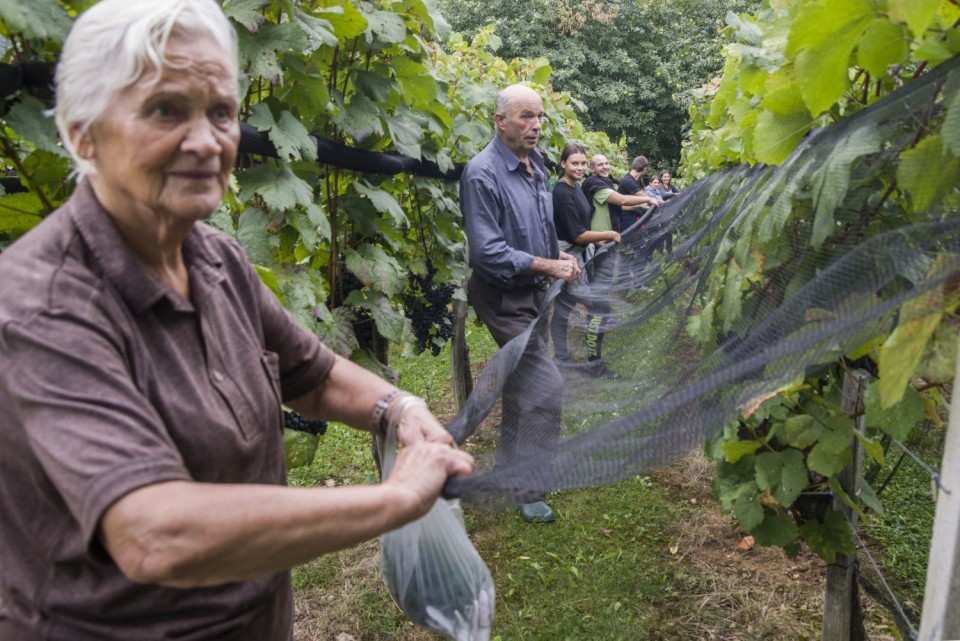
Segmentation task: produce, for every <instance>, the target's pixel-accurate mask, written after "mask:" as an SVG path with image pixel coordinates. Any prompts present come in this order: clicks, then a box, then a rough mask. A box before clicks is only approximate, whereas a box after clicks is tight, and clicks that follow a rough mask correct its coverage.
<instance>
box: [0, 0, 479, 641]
mask: <svg viewBox="0 0 960 641" xmlns="http://www.w3.org/2000/svg"><path fill="white" fill-rule="evenodd" d="M237 65H238V58H237V41H236V33H235V31H234V29H233V27H232V26H231V24H230V22H229V21H228V20H227V18H226V17H225V16H224V14H223V11H222V9H221V8H220V6H219V4H218V3H216V2H214V0H103V1H102V2H99V3H97V4H94V5H93V6H91V7H90V8H89V9H88V10H87V11H86V12H84V13H83V14H81V15H80V17H79V18H78V19H77V21H76V23H75V24H74V25H73V28H72V30H71V32H70V34H69V36H68V38H67V40H66V42H65V43H64V47H63V53H62V56H61V59H60V62H59V64H58V66H57V93H56V96H57V104H56V122H57V126H58V128H59V130H60V135H61V137H62V140H63V143H64V146H65V147H66V149H67V150H68V152H69V153H70V155H71V156H72V158H73V160H74V162H75V164H76V170H77V172H78V175H79V181H78V184H77V188H76V191H75V192H74V194H73V195H72V196H71V197H70V199H69V200H68V201H67V202H66V203H65V204H64V205H63V206H62V207H61V208H60V209H58V210H57V211H55V212H53V213H52V214H50V215H49V216H47V217H46V218H45V219H44V220H43V222H41V223H40V224H39V225H38V226H37V227H36V228H35V229H33V230H32V231H31V232H29V233H28V234H26V235H25V236H23V237H22V238H20V239H19V240H17V241H16V242H15V243H13V244H12V245H11V246H10V247H9V248H8V249H7V250H5V251H4V252H3V255H2V256H0V273H2V274H3V279H2V280H0V329H2V331H0V363H2V366H0V413H2V415H3V417H4V428H3V429H2V430H0V488H2V489H0V514H2V515H3V518H2V519H0V573H2V576H0V601H2V606H0V639H2V640H3V641H26V640H37V639H63V640H67V639H69V640H70V641H129V640H131V639H174V638H175V639H182V640H184V641H201V640H203V641H206V640H210V639H218V640H220V641H264V640H267V641H288V640H289V639H292V638H293V615H294V611H293V598H292V587H291V582H290V574H289V570H290V568H292V567H293V566H295V565H297V564H300V563H304V562H306V561H309V560H311V559H313V558H315V557H317V556H318V555H321V554H324V553H326V552H330V551H333V550H338V549H341V548H345V547H348V546H352V545H355V544H357V543H359V542H361V541H365V540H368V539H371V538H374V537H376V536H378V535H379V534H381V533H383V532H387V531H389V530H392V529H394V528H397V527H399V526H401V525H403V524H404V523H407V522H409V521H411V520H414V519H416V518H418V517H420V516H421V515H423V514H425V513H426V512H427V511H428V510H429V509H430V507H431V506H432V505H433V504H434V502H435V500H436V498H437V497H438V495H439V493H440V490H441V488H442V486H443V484H444V482H445V481H446V479H447V478H448V476H450V475H464V474H468V473H470V472H471V470H472V465H473V463H472V458H471V457H470V456H469V455H468V454H466V453H465V452H463V451H461V450H459V449H457V448H456V447H455V444H454V442H453V439H452V438H451V437H450V435H449V434H448V433H447V431H446V430H445V429H444V428H443V427H442V426H441V425H440V424H439V423H438V422H437V420H436V419H435V418H434V417H433V415H432V414H431V413H430V412H429V411H428V410H427V408H426V406H425V404H424V403H423V402H422V400H420V399H416V398H415V397H413V396H411V395H409V394H407V393H405V392H401V391H400V390H398V389H397V388H395V387H394V386H393V385H392V384H390V383H388V382H387V381H385V380H383V379H381V378H379V377H378V376H376V375H374V374H373V373H371V372H369V371H367V370H365V369H363V368H361V367H359V366H357V365H355V364H353V363H351V362H350V361H349V360H347V359H345V358H342V357H340V356H337V355H335V354H334V353H333V352H331V351H330V350H329V349H328V348H327V347H326V346H324V345H323V344H322V343H321V342H320V341H319V339H318V338H317V337H316V336H315V335H314V334H313V333H312V332H310V331H308V330H307V329H305V328H303V327H301V326H300V325H299V324H298V323H297V322H296V321H295V320H294V319H293V318H292V316H291V315H290V314H289V313H287V311H286V310H285V309H284V308H283V307H281V305H280V303H279V301H278V300H277V298H276V296H274V295H273V294H272V293H271V291H270V290H269V289H268V288H267V287H266V286H264V285H263V283H261V281H260V279H259V277H258V276H257V272H256V270H255V269H254V268H253V266H252V265H251V264H250V263H249V262H248V260H247V259H246V257H245V255H244V253H243V250H242V249H241V247H240V246H239V245H238V244H237V243H236V242H235V241H234V240H232V239H231V238H229V237H228V236H226V235H225V234H223V233H221V232H219V231H216V230H214V228H213V227H210V226H208V225H205V224H203V222H202V221H203V220H204V219H205V218H207V217H208V216H210V215H211V214H212V213H213V212H214V211H215V210H216V209H217V208H218V207H219V206H220V203H221V199H222V198H223V195H224V193H225V191H226V189H227V184H228V181H229V179H230V175H231V172H232V168H233V165H234V160H235V158H236V152H237V145H238V143H239V137H240V129H239V122H238V120H237V113H238V108H239V105H240V96H239V95H238V72H239V70H238V66H237ZM282 404H286V405H288V406H289V407H291V408H293V409H294V410H296V411H297V412H299V413H300V414H302V415H303V416H305V417H307V418H308V419H328V420H336V421H341V422H344V423H348V424H350V425H353V426H357V427H360V428H363V429H366V430H369V431H371V432H375V433H382V432H383V430H384V428H385V426H386V425H388V424H394V425H397V433H398V437H399V440H400V442H401V443H403V444H404V448H403V450H402V451H401V452H400V454H399V457H398V459H397V463H396V466H395V467H394V469H393V471H392V472H391V474H390V476H389V477H388V478H387V479H385V480H384V482H383V483H382V484H380V485H374V486H364V487H337V488H327V487H320V488H290V487H286V469H285V463H284V450H283V443H282V438H283V429H282V416H283V410H282Z"/></svg>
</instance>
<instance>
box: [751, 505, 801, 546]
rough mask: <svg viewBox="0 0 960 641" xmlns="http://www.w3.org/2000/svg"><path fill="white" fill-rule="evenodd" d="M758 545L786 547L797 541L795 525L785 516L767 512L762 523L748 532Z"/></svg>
mask: <svg viewBox="0 0 960 641" xmlns="http://www.w3.org/2000/svg"><path fill="white" fill-rule="evenodd" d="M750 533H751V534H753V538H754V540H755V541H756V542H757V543H758V544H759V545H779V546H781V547H782V546H786V545H789V544H790V543H793V542H794V541H796V540H797V536H798V535H799V532H798V530H797V524H796V523H794V522H793V519H791V518H790V517H789V516H788V515H786V514H777V513H775V512H767V513H766V514H765V517H764V519H763V522H762V523H761V524H760V525H758V526H757V527H755V528H753V530H751V531H750Z"/></svg>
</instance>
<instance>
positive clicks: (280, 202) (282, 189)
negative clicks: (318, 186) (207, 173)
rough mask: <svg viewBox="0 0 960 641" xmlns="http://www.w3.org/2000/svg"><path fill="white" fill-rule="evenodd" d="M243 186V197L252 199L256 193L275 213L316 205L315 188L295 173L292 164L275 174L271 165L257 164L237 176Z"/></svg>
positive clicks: (283, 166) (281, 167)
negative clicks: (314, 201)
mask: <svg viewBox="0 0 960 641" xmlns="http://www.w3.org/2000/svg"><path fill="white" fill-rule="evenodd" d="M237 182H238V183H239V185H240V197H241V199H243V200H250V199H252V198H253V196H254V194H257V195H260V196H261V197H262V198H263V201H264V202H265V203H266V204H267V205H268V206H269V207H270V209H273V210H276V211H286V210H289V209H293V208H294V207H296V206H297V205H301V206H303V207H307V206H309V205H310V204H311V203H312V202H313V189H311V187H310V185H309V184H308V183H307V182H306V181H305V180H303V179H302V178H300V177H299V176H297V175H296V174H295V173H293V169H292V168H291V167H290V165H286V164H284V165H280V167H279V171H275V170H274V168H273V166H272V165H271V164H270V163H263V164H262V165H255V166H253V167H251V168H249V169H244V170H243V171H241V172H239V173H238V174H237Z"/></svg>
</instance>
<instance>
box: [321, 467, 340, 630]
mask: <svg viewBox="0 0 960 641" xmlns="http://www.w3.org/2000/svg"><path fill="white" fill-rule="evenodd" d="M323 484H324V485H326V486H327V487H336V485H337V482H336V481H335V480H333V479H327V480H326V481H324V482H323ZM337 641H340V639H337Z"/></svg>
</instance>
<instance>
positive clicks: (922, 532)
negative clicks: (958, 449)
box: [861, 428, 946, 625]
mask: <svg viewBox="0 0 960 641" xmlns="http://www.w3.org/2000/svg"><path fill="white" fill-rule="evenodd" d="M945 437H946V430H945V429H942V430H939V429H936V428H931V429H930V431H929V432H922V431H921V432H918V433H915V434H914V435H912V436H911V438H910V439H909V440H908V442H907V446H908V447H909V448H911V450H912V451H914V452H915V453H916V454H917V455H918V456H919V457H920V458H921V460H923V461H924V462H925V463H926V464H927V465H929V466H930V467H932V468H933V469H939V468H940V466H941V464H942V460H941V458H942V456H943V444H944V439H945ZM900 454H901V451H900V450H899V448H897V447H895V446H894V447H892V448H891V449H890V451H889V452H888V454H887V460H888V463H887V467H886V468H885V469H884V470H883V471H881V472H880V475H879V477H878V479H877V481H876V482H875V483H874V485H873V486H874V488H875V489H879V486H880V484H881V483H883V482H885V481H886V479H887V478H888V476H889V474H890V472H891V470H892V468H893V465H894V464H895V462H896V460H897V459H898V458H899V457H900ZM880 499H881V501H882V502H883V506H884V515H883V516H873V517H871V518H870V520H869V521H868V523H866V524H865V525H864V528H863V530H864V531H865V532H866V533H867V534H868V536H869V537H870V540H871V542H873V543H875V544H877V545H878V546H879V548H880V550H881V552H882V554H881V557H880V561H879V563H880V566H881V570H882V572H883V575H884V577H885V578H886V579H887V580H888V581H891V582H892V585H893V587H894V590H895V593H896V594H897V598H898V599H899V600H900V601H901V602H902V603H903V604H904V605H905V606H906V607H907V608H908V610H909V614H912V615H914V617H915V618H914V620H913V622H914V624H915V625H919V616H918V615H919V612H920V609H921V606H922V605H923V592H924V588H925V585H926V575H927V560H928V557H929V554H930V537H931V536H932V532H933V520H934V515H935V513H936V504H935V502H934V500H933V498H932V496H931V488H930V475H929V474H928V473H927V472H926V471H925V470H924V469H923V468H922V467H920V466H919V465H918V464H917V463H916V462H915V461H913V460H912V459H910V458H909V457H907V458H906V459H905V460H904V461H903V463H902V464H901V465H900V467H899V469H898V470H897V472H896V474H895V475H894V476H893V477H892V480H890V482H889V483H888V484H887V486H886V488H885V489H884V490H883V493H882V494H881V495H880ZM874 556H876V554H874ZM866 565H867V563H866V562H862V563H861V566H863V567H865V566H866ZM870 574H873V572H872V569H871V571H870ZM874 583H878V582H877V581H874Z"/></svg>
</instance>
